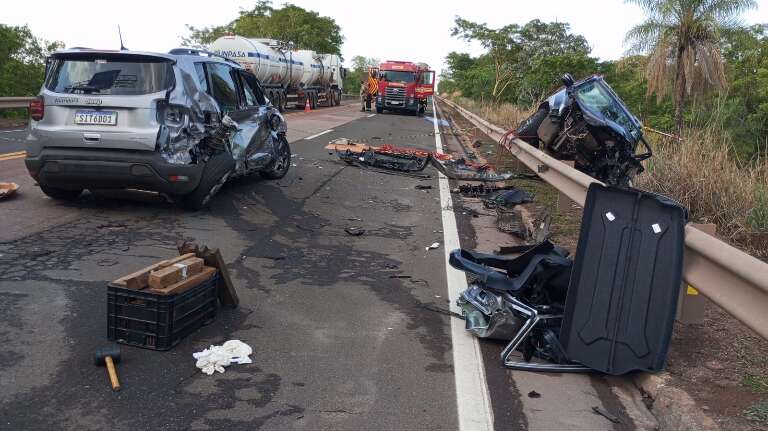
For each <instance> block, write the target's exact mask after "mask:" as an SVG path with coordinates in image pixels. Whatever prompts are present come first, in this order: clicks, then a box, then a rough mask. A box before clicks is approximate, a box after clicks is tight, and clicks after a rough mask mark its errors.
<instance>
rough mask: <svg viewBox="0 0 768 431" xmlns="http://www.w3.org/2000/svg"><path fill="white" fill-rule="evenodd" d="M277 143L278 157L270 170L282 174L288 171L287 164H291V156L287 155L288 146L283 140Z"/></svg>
mask: <svg viewBox="0 0 768 431" xmlns="http://www.w3.org/2000/svg"><path fill="white" fill-rule="evenodd" d="M278 142H279V144H278V145H279V147H278V153H277V154H278V155H277V159H276V160H275V166H274V167H273V168H272V170H273V171H275V172H283V171H284V170H287V169H288V166H289V163H291V160H290V159H291V156H290V155H289V154H290V153H289V151H288V144H287V143H286V142H285V141H284V140H283V139H280V140H279V141H278Z"/></svg>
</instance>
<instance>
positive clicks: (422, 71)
mask: <svg viewBox="0 0 768 431" xmlns="http://www.w3.org/2000/svg"><path fill="white" fill-rule="evenodd" d="M434 92H435V71H434V70H429V66H427V65H426V64H424V63H411V62H410V61H392V60H387V61H386V62H384V63H381V64H380V65H379V82H378V93H377V95H376V112H378V113H382V112H384V111H385V110H387V111H397V112H408V113H411V114H413V115H421V114H423V113H424V111H425V110H426V108H427V102H428V100H429V97H430V96H432V94H434Z"/></svg>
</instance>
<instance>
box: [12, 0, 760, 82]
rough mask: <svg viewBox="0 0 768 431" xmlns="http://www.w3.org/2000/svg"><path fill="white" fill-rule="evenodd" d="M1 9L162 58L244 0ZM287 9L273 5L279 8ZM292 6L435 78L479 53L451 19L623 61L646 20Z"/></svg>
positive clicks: (412, 1) (595, 9) (75, 38)
mask: <svg viewBox="0 0 768 431" xmlns="http://www.w3.org/2000/svg"><path fill="white" fill-rule="evenodd" d="M12 3H13V6H12V7H4V8H3V12H2V14H0V23H3V24H9V25H24V24H27V25H29V27H30V28H31V29H32V31H33V32H34V34H36V35H38V36H40V37H43V38H45V39H50V40H60V41H63V42H64V43H65V44H66V46H69V47H72V46H88V47H91V48H105V49H116V48H119V46H120V45H119V42H118V37H117V25H118V24H119V25H120V26H121V28H122V31H123V41H124V42H125V45H126V46H127V47H128V48H130V49H134V50H144V51H160V52H166V51H168V50H170V49H172V48H175V47H177V46H179V45H180V43H181V36H183V35H186V34H187V30H186V27H185V24H191V25H193V26H196V27H204V26H212V25H221V24H225V23H227V22H229V21H231V20H232V19H234V18H235V17H237V15H238V11H240V10H241V9H250V7H251V6H252V5H253V4H254V3H255V2H254V1H247V0H215V1H210V2H202V1H191V0H185V1H175V0H152V1H149V0H130V1H121V2H101V3H93V2H85V3H81V4H77V5H74V4H72V3H71V2H66V1H61V0H37V1H35V0H33V1H27V2H19V1H15V2H12ZM283 3H284V2H283V1H280V0H276V1H273V5H275V6H279V5H282V4H283ZM291 3H293V4H296V5H298V6H301V7H303V8H305V9H309V10H314V11H316V12H319V13H320V14H321V15H324V16H329V17H332V18H333V19H335V20H336V22H337V23H338V24H339V25H340V26H341V29H342V34H343V35H344V37H345V40H344V45H343V47H342V54H343V56H344V58H345V59H346V61H347V63H348V62H349V60H350V59H351V58H352V57H353V56H355V55H363V56H366V57H376V58H379V59H381V60H410V61H418V62H426V63H428V64H429V65H431V66H432V67H433V68H434V69H436V70H437V71H438V73H439V72H440V69H441V68H442V65H443V60H444V58H445V55H446V54H447V53H449V52H451V51H460V52H462V51H463V52H469V53H472V54H474V55H476V54H479V53H481V52H482V50H481V49H480V47H479V46H472V45H469V44H467V43H465V42H463V41H460V40H458V39H456V38H452V37H451V36H450V28H451V26H452V24H453V20H454V17H455V16H457V15H458V16H461V17H463V18H465V19H469V20H472V21H477V22H485V23H487V24H488V25H490V26H491V27H500V26H503V25H506V24H510V23H517V24H524V23H526V22H528V21H530V20H532V19H535V18H538V19H540V20H543V21H561V22H568V23H570V24H571V29H572V31H573V32H574V33H578V34H581V35H583V36H584V37H586V38H587V41H588V42H589V44H590V46H591V47H592V54H593V55H595V56H597V57H599V58H601V59H604V60H607V59H617V58H619V57H621V55H622V54H623V52H624V50H625V47H624V45H623V40H624V35H625V33H626V31H627V29H629V28H630V27H632V26H633V25H635V24H637V23H639V22H640V21H642V19H643V15H642V12H641V11H640V9H638V8H637V7H635V6H631V5H626V4H624V2H623V1H621V0H580V1H574V0H536V1H521V0H499V1H491V0H471V1H467V0H442V1H437V0H429V1H427V0H421V1H420V0H383V1H355V0H293V1H291ZM758 4H759V7H758V8H757V9H756V10H753V11H751V12H748V13H747V14H746V15H745V16H744V21H745V22H746V23H749V24H753V23H768V0H758Z"/></svg>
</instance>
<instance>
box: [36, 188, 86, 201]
mask: <svg viewBox="0 0 768 431" xmlns="http://www.w3.org/2000/svg"><path fill="white" fill-rule="evenodd" d="M40 190H42V191H43V193H45V194H46V195H48V196H50V197H52V198H53V199H57V200H60V201H73V200H75V199H77V198H79V197H80V195H81V194H82V193H83V189H74V190H71V189H59V188H56V187H51V186H44V185H42V184H40Z"/></svg>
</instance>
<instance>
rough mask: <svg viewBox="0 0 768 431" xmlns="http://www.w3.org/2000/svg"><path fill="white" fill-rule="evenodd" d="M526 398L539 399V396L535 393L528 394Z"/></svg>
mask: <svg viewBox="0 0 768 431" xmlns="http://www.w3.org/2000/svg"><path fill="white" fill-rule="evenodd" d="M528 398H541V394H540V393H538V392H536V391H531V392H528Z"/></svg>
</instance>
